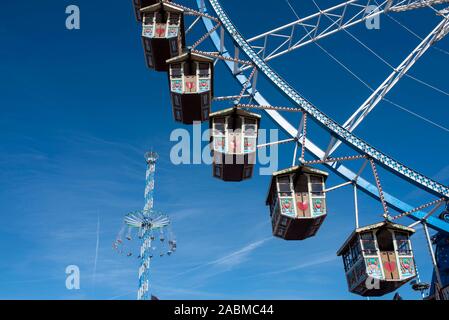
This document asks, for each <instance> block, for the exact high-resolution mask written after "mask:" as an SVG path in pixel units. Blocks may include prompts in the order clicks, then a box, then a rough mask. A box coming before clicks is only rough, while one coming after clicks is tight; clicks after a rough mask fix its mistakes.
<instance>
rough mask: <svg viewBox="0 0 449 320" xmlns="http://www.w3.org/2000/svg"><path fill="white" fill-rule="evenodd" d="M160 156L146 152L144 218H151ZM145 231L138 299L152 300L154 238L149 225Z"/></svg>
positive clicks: (141, 251) (143, 230) (141, 249)
mask: <svg viewBox="0 0 449 320" xmlns="http://www.w3.org/2000/svg"><path fill="white" fill-rule="evenodd" d="M158 158H159V156H158V154H157V153H156V152H147V153H145V161H146V162H147V171H146V175H145V181H146V185H145V193H144V198H145V206H144V208H143V216H144V218H149V216H150V214H151V211H152V210H153V201H154V175H155V173H156V161H157V159H158ZM141 232H142V233H143V236H142V244H141V246H140V268H139V290H138V292H137V300H150V299H151V296H150V292H149V287H150V286H149V275H150V264H151V258H152V254H151V251H150V250H151V248H152V246H151V242H152V239H153V236H152V229H151V227H148V226H143V229H142V230H141Z"/></svg>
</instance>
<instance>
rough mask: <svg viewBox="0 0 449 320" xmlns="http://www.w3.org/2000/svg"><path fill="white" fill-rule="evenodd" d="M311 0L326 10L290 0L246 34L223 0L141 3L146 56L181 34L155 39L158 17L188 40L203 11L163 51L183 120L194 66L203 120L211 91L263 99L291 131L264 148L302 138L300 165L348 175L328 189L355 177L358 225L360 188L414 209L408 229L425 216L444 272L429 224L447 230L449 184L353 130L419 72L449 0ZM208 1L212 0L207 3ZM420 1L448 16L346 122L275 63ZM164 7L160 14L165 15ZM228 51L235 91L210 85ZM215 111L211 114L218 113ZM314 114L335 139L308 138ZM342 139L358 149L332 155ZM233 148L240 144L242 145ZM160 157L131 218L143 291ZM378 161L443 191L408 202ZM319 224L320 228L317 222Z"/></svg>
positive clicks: (395, 206)
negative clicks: (390, 185) (322, 143)
mask: <svg viewBox="0 0 449 320" xmlns="http://www.w3.org/2000/svg"><path fill="white" fill-rule="evenodd" d="M311 2H312V3H313V4H315V6H316V7H317V10H318V11H317V12H316V13H314V14H312V15H309V16H307V17H304V18H300V17H299V16H298V15H297V14H296V12H295V11H294V9H293V7H292V6H291V5H290V3H289V2H288V1H287V3H288V4H289V5H290V7H291V9H292V10H293V11H294V13H295V15H296V16H297V20H295V21H293V22H290V23H287V24H284V25H282V26H280V27H277V28H275V29H273V30H270V31H267V32H264V33H262V34H260V35H257V36H254V37H252V38H249V39H247V38H245V37H244V36H243V35H242V34H241V33H240V32H239V31H238V29H237V27H236V25H235V24H234V23H233V22H232V20H231V18H230V17H229V15H228V14H227V13H226V12H225V10H224V9H223V7H222V5H221V3H220V1H219V0H209V1H207V2H206V1H205V0H196V3H197V7H198V10H193V9H190V8H188V7H186V6H183V5H180V4H177V3H175V2H171V1H166V0H155V1H154V5H152V6H148V7H146V8H143V9H141V10H140V12H141V13H143V14H147V15H148V16H147V18H148V20H147V18H145V19H144V27H146V28H147V29H148V30H150V31H149V32H148V30H147V34H148V35H147V36H145V35H144V37H147V38H146V39H144V43H145V45H144V50H145V54H146V58H147V59H149V58H150V59H156V57H158V58H161V57H165V56H164V55H168V52H169V50H164V49H163V46H164V45H163V43H165V45H167V44H168V43H169V41H173V40H174V39H175V38H174V37H172V36H165V38H164V37H162V38H164V39H163V40H161V39H158V40H157V41H159V40H160V42H156V40H155V38H157V37H155V36H154V35H153V31H151V30H152V28H153V27H154V26H156V25H157V23H159V24H160V25H159V28H162V29H160V30H164V31H165V30H167V31H168V30H170V31H171V32H172V34H173V35H177V36H178V39H179V41H178V44H179V43H180V42H182V41H184V40H185V38H183V37H181V38H179V35H181V36H185V34H187V33H190V32H191V31H192V29H193V27H194V26H195V25H196V24H198V23H199V22H200V21H202V22H203V24H204V26H205V28H206V33H205V34H204V35H203V36H201V37H197V38H196V41H194V42H193V45H192V46H191V47H185V48H182V50H181V49H180V51H179V52H178V53H176V54H177V56H176V57H171V58H170V59H166V58H167V57H165V58H164V59H163V60H162V61H165V64H166V66H167V67H168V74H169V82H170V90H171V98H172V105H173V110H174V116H175V120H176V121H182V114H183V113H184V112H186V113H187V114H188V112H189V111H191V109H192V108H189V110H187V109H182V108H183V103H182V101H183V100H182V99H183V96H184V95H185V97H187V96H188V95H189V94H192V95H190V97H192V96H194V95H193V94H197V91H196V82H195V81H196V80H197V79H196V78H195V77H196V76H198V77H200V76H201V78H202V79H201V81H202V82H201V83H202V85H203V89H204V92H208V93H207V94H204V95H203V96H202V98H201V99H202V100H198V101H196V100H191V101H190V104H189V106H190V105H194V106H195V107H198V106H200V107H201V108H202V109H201V112H202V114H201V121H205V120H210V119H209V118H208V117H209V112H210V104H209V103H210V99H212V98H213V101H226V100H233V101H234V106H233V108H232V110H234V111H235V112H236V110H238V109H241V110H245V109H261V110H263V111H265V113H266V114H267V115H268V116H269V117H270V118H271V119H272V120H273V121H274V123H275V124H276V125H277V126H278V127H279V128H281V129H282V130H283V131H284V132H285V133H286V134H287V135H288V136H289V138H288V139H285V140H282V141H277V142H274V143H267V144H264V145H258V146H257V148H261V147H269V146H272V145H274V144H281V143H290V142H293V143H295V148H294V152H293V161H292V162H293V164H292V165H293V166H296V163H297V162H298V161H299V163H300V165H314V164H324V165H326V166H327V167H329V168H330V169H331V170H332V171H334V172H335V173H336V174H337V175H339V176H340V177H342V178H343V179H345V180H346V182H344V183H342V184H340V185H338V186H334V187H331V188H328V189H326V190H324V191H323V193H326V192H330V191H332V190H335V189H337V188H340V187H344V186H347V185H352V186H353V192H354V203H355V218H356V219H355V220H356V227H357V228H358V227H359V222H358V206H357V201H358V200H357V190H362V191H364V192H365V193H366V194H368V195H369V196H371V197H373V198H375V199H377V200H379V201H380V203H381V204H382V208H383V217H384V219H385V220H386V221H385V223H392V221H394V220H397V219H400V218H403V217H409V218H412V219H414V220H415V221H416V222H414V223H412V224H411V225H410V226H409V228H408V229H407V228H406V227H404V228H405V229H407V230H409V231H410V232H412V231H413V232H414V230H411V228H412V227H414V226H415V225H417V224H419V223H421V224H422V225H423V228H424V230H425V235H426V238H427V240H428V243H429V252H430V255H431V257H432V261H433V265H434V268H435V270H436V273H437V274H438V267H437V266H436V262H435V254H434V252H433V247H432V244H431V242H430V235H429V232H428V226H429V227H431V228H433V229H435V230H437V231H439V232H441V233H443V234H447V233H449V223H448V221H447V219H440V218H437V217H434V216H433V214H434V213H435V212H437V210H438V209H439V208H440V207H441V206H442V205H443V204H444V203H446V204H447V203H448V201H449V187H447V186H445V185H443V184H442V183H439V182H438V181H435V180H434V179H431V178H429V177H427V176H425V175H423V174H422V173H420V172H418V171H417V170H414V169H412V168H411V167H409V166H407V165H405V164H403V163H401V162H399V161H397V160H395V159H393V158H392V157H391V156H389V155H387V154H385V153H384V152H382V151H381V150H379V149H377V148H375V147H374V146H373V145H371V144H369V143H368V142H366V141H365V140H363V139H361V138H360V137H358V136H356V135H354V133H353V131H354V129H355V128H356V127H357V126H359V125H360V124H361V123H362V122H363V121H364V119H365V118H366V117H367V116H368V115H369V114H370V113H371V112H372V111H373V110H374V109H375V107H376V106H377V105H378V104H379V102H381V101H382V100H386V96H387V94H388V93H389V92H390V91H391V90H392V89H393V88H394V86H395V85H396V84H397V83H398V82H399V81H400V80H401V79H402V78H403V77H404V76H408V77H411V76H410V75H408V74H407V73H408V71H409V70H410V69H411V68H412V67H413V65H415V64H416V63H417V62H418V60H419V59H420V58H421V57H422V56H424V55H425V53H426V52H427V51H428V50H429V49H430V48H432V47H434V45H435V44H436V43H437V42H439V41H441V40H442V39H443V38H444V37H445V36H446V35H447V34H448V33H449V10H448V8H446V9H442V10H437V9H435V8H434V6H437V5H445V4H448V3H449V0H378V1H376V0H349V1H343V2H342V3H340V4H338V5H334V6H332V7H330V8H326V9H321V8H320V7H319V6H318V4H317V3H316V1H315V0H311ZM206 3H208V4H209V5H208V6H206ZM156 8H161V9H160V10H162V9H163V8H165V9H164V10H167V12H168V13H166V14H167V17H168V18H167V21H164V19H163V18H162V15H160V12H159V16H158V14H157V13H154V12H155V10H156ZM422 8H431V9H432V10H434V12H435V13H436V14H437V15H438V16H440V18H441V21H440V22H439V23H438V24H437V25H436V26H435V27H434V28H433V30H432V31H431V32H430V33H429V34H428V35H427V36H426V37H425V38H423V39H421V42H420V43H419V44H418V45H417V46H416V48H415V49H414V50H413V51H412V52H411V53H410V54H409V55H407V56H406V57H405V59H404V60H403V62H402V63H401V64H399V65H398V66H397V67H394V66H391V65H389V64H388V63H386V64H388V65H389V67H390V68H391V69H392V70H393V71H392V72H391V74H390V75H389V76H388V77H387V78H386V79H385V81H383V82H382V83H381V85H380V86H379V87H378V88H377V89H375V90H374V89H373V90H372V94H371V95H370V96H369V97H368V98H367V99H366V100H365V101H364V102H363V103H362V105H361V106H360V107H358V108H357V109H356V111H355V112H354V113H353V115H352V116H350V117H349V119H348V120H347V121H345V122H344V123H343V124H339V123H338V122H337V121H335V120H333V119H332V118H331V117H329V116H328V115H326V114H325V113H323V112H322V111H321V110H320V109H319V108H318V107H317V106H316V105H314V104H313V103H312V102H310V101H308V100H306V99H305V98H304V97H303V96H302V95H301V94H300V93H299V92H298V91H296V90H295V89H294V88H293V87H292V86H291V85H290V84H289V83H288V82H287V81H285V80H284V79H283V78H282V77H281V76H280V75H279V74H278V73H277V72H276V71H275V70H273V68H272V67H271V66H270V65H269V63H268V62H269V61H270V60H272V59H275V58H278V57H281V56H283V55H284V54H287V53H289V52H292V51H294V50H297V49H300V48H302V47H304V46H306V45H308V44H311V43H315V44H317V45H318V46H319V47H320V45H319V44H318V42H319V40H321V39H324V38H326V37H329V36H332V35H333V34H336V33H338V32H340V31H343V32H347V33H348V29H350V28H351V27H352V26H355V25H358V24H360V23H362V22H367V21H369V20H370V19H373V18H376V17H377V16H380V15H386V14H388V15H389V14H390V13H391V14H392V15H393V14H395V13H397V12H404V11H410V10H418V9H422ZM209 9H212V10H209ZM158 10H159V9H158ZM170 10H172V11H173V12H178V13H173V17H175V16H176V17H178V16H179V12H182V14H183V15H185V16H187V15H193V16H196V18H195V19H194V21H193V22H192V23H191V25H190V26H189V27H188V28H186V29H185V34H184V33H183V31H184V29H180V28H181V24H179V21H180V20H179V19H178V18H172V13H169V12H170ZM164 12H165V11H164ZM149 13H151V14H149ZM153 13H154V14H153ZM157 17H159V19H158V18H157ZM151 19H153V20H151ZM158 21H159V22H158ZM351 36H352V35H351ZM352 37H353V36H352ZM159 38H160V37H159ZM206 39H210V40H212V43H213V45H214V47H215V49H216V51H217V52H206V50H201V49H199V47H200V45H202V44H204V43H205V40H206ZM229 40H230V41H229ZM279 40H280V43H279ZM145 41H146V42H145ZM151 41H153V42H151ZM164 41H165V42H164ZM357 41H358V40H357ZM227 43H228V44H229V43H232V46H233V48H232V49H229V48H226V44H227ZM172 44H173V45H175V44H176V42H173V43H172ZM153 45H154V47H153ZM172 48H173V46H172ZM320 48H321V47H320ZM324 51H325V50H324ZM173 52H174V51H173V50H172V51H170V54H172V53H173ZM158 53H159V55H158ZM192 56H194V57H195V59H197V60H192V59H193V58H192ZM187 59H190V60H189V67H187V69H184V67H181V64H179V62H182V63H184V61H187ZM220 60H221V61H223V62H224V63H225V65H226V67H227V68H228V69H229V71H230V72H231V74H232V76H233V77H234V78H235V79H236V80H237V82H238V83H239V84H240V85H241V89H240V90H239V91H240V92H237V94H234V95H229V96H224V97H214V96H213V95H212V94H211V87H212V88H213V84H212V85H211V83H212V77H211V71H212V70H213V68H212V62H213V66H215V64H216V63H217V62H218V61H220ZM151 61H152V60H151ZM155 61H156V60H155ZM192 61H193V62H192ZM198 61H201V62H202V68H200V67H199V66H200V65H201V64H200V62H198ZM384 62H385V61H384ZM191 65H192V66H193V65H195V66H196V65H198V68H199V69H200V72H199V73H198V74H197V73H196V71H195V74H192V73H189V72H191V70H196V69H195V68H193V69H192V68H191ZM149 66H150V68H153V69H156V70H158V69H157V68H154V66H153V67H152V64H151V63H150V65H149ZM186 70H187V71H186ZM158 71H161V70H158ZM259 75H263V76H264V77H265V79H267V80H268V82H269V84H271V85H272V86H273V87H274V88H275V89H276V90H277V91H278V92H280V93H282V94H283V95H284V96H286V97H287V98H288V99H289V101H290V103H291V105H292V106H273V105H271V104H270V103H269V101H268V100H267V99H266V98H265V97H264V96H263V94H262V92H261V91H260V90H258V89H257V86H256V85H257V79H258V76H259ZM181 79H184V80H181ZM184 81H185V83H184ZM198 83H200V82H198ZM187 84H188V86H187ZM183 86H186V87H187V88H188V89H189V90H190V91H188V92H185V88H184V87H183ZM183 88H184V89H183ZM370 89H371V88H370ZM183 90H184V91H183ZM194 97H195V96H194ZM199 97H200V96H197V98H199ZM192 99H193V98H192ZM244 99H248V100H249V101H248V102H242V100H244ZM186 101H187V100H186ZM204 101H206V102H204ZM386 101H387V100H386ZM280 112H298V113H301V114H302V118H301V122H300V124H299V127H298V128H297V127H296V126H293V125H292V124H291V123H290V122H289V121H287V119H286V118H284V117H283V116H282V115H281V113H280ZM214 115H216V114H214ZM189 116H191V117H195V119H197V118H198V117H199V116H198V115H196V114H193V115H192V114H189ZM234 116H235V115H234ZM246 116H247V117H248V114H246ZM211 117H213V116H212V114H211ZM190 120H191V119H189V121H187V120H185V122H184V123H188V124H190V123H191V121H190ZM310 120H311V121H314V122H315V123H316V124H318V125H319V126H320V127H321V128H322V129H323V130H324V131H325V132H327V135H329V143H328V144H327V147H324V148H322V147H319V146H318V144H316V143H314V142H313V141H312V140H311V139H310V138H309V135H308V133H307V127H308V121H310ZM226 121H227V120H226ZM210 123H211V126H214V125H215V124H218V125H219V126H220V123H218V122H217V123H213V120H211V122H210ZM235 123H237V122H234V124H235ZM253 125H254V124H253ZM220 139H224V138H220ZM256 139H257V138H256ZM217 141H222V140H217ZM248 141H249V140H248ZM341 144H345V145H346V146H348V147H349V148H350V149H352V151H353V152H352V153H355V154H350V155H346V156H340V157H332V155H333V154H334V152H335V151H336V150H337V149H338V148H339V147H340V145H341ZM252 146H254V145H252ZM299 147H300V148H301V150H300V151H299V150H298V148H299ZM234 152H236V151H235V150H234ZM306 152H307V156H309V155H310V156H311V157H312V158H313V159H312V160H307V159H306ZM298 153H299V158H298ZM156 158H157V157H156V156H154V154H150V155H149V156H148V157H147V162H148V164H149V171H148V172H147V188H146V191H145V200H146V204H145V208H144V210H143V211H142V212H140V213H137V214H130V215H128V216H127V218H126V219H125V222H126V223H127V225H128V226H130V227H132V228H136V229H138V230H139V232H140V234H141V237H142V239H143V244H142V247H141V254H140V257H141V258H142V265H141V269H140V273H139V276H140V289H139V299H146V298H148V295H147V293H148V276H147V270H148V268H149V263H150V260H149V259H151V258H149V255H148V252H149V248H150V247H151V243H152V242H151V241H152V240H154V239H153V238H152V236H151V235H150V234H151V232H153V231H154V230H162V229H163V228H164V227H165V226H166V225H168V223H169V221H168V219H167V218H166V217H165V216H163V215H158V214H156V213H154V211H153V190H154V164H155V161H156ZM353 160H363V161H364V162H363V165H362V166H361V168H360V170H359V171H358V172H353V171H352V170H350V169H349V168H348V167H346V166H344V165H343V164H342V163H343V162H344V161H353ZM368 164H369V166H368V167H370V168H371V171H372V175H373V177H374V181H373V182H370V181H369V180H368V179H367V178H364V175H363V171H364V169H365V167H366V166H367V165H368ZM245 165H246V166H247V167H245V169H244V173H243V175H244V178H248V177H250V176H251V174H252V167H249V165H247V164H245ZM214 166H215V163H214ZM151 167H152V168H153V171H151ZM378 168H383V169H385V170H386V171H387V172H389V173H391V174H392V175H394V176H396V177H398V178H400V179H402V180H404V181H407V182H409V183H411V184H413V185H414V186H416V187H417V188H419V189H421V190H423V191H426V192H427V193H428V194H430V195H432V196H433V197H436V199H434V200H432V201H430V202H428V203H425V204H422V205H420V206H418V207H412V206H410V205H409V204H407V203H405V202H404V201H402V200H400V199H399V198H398V197H395V196H393V195H392V194H391V193H387V192H386V191H385V190H384V189H383V186H382V183H381V179H380V177H379V173H378ZM216 169H218V171H215V170H216ZM222 170H223V168H222V167H220V166H217V167H214V176H215V177H220V178H222V179H223V180H225V181H226V179H224V178H223V174H222ZM365 177H366V176H365ZM233 179H236V180H234V181H241V180H238V179H243V178H242V177H241V176H237V175H236V177H234V178H233ZM320 204H321V202H320ZM320 208H321V207H320ZM429 208H430V211H426V209H429ZM393 210H394V211H397V212H398V213H399V214H396V215H393V214H392V212H393ZM271 213H272V212H271ZM153 215H154V216H153ZM396 227H397V228H399V229H401V227H400V226H399V225H396ZM314 232H316V230H315V231H314ZM147 234H148V235H147ZM410 259H412V258H410ZM437 278H438V279H437V282H438V286H439V287H440V288H442V281H441V279H440V277H439V276H437ZM415 287H417V288H418V289H420V288H421V289H422V288H424V285H423V284H421V283H415ZM385 292H387V291H385Z"/></svg>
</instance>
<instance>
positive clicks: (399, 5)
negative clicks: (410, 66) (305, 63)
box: [247, 0, 449, 61]
mask: <svg viewBox="0 0 449 320" xmlns="http://www.w3.org/2000/svg"><path fill="white" fill-rule="evenodd" d="M443 3H449V0H427V1H423V0H415V1H411V0H400V1H391V0H384V1H382V2H381V3H380V4H379V5H373V3H372V1H371V0H365V1H364V2H363V4H360V3H359V0H349V1H345V2H343V3H340V4H338V5H335V6H333V7H330V8H327V9H324V10H320V11H319V12H316V13H314V14H312V15H309V16H307V17H304V18H301V19H298V20H296V21H293V22H290V23H287V24H285V25H283V26H280V27H278V28H275V29H272V30H270V31H267V32H264V33H262V34H260V35H257V36H255V37H252V38H250V39H248V40H247V41H248V43H252V42H255V41H257V40H263V45H262V50H263V51H264V59H265V61H269V60H271V59H274V58H277V57H280V56H282V55H284V54H286V53H289V52H291V51H293V50H296V49H299V48H301V47H303V46H305V45H307V44H310V43H313V42H315V41H317V40H320V39H323V38H326V37H328V36H331V35H333V34H335V33H337V32H339V31H342V30H345V29H347V28H349V27H352V26H354V25H357V24H359V23H362V22H365V21H368V20H371V19H373V18H375V17H376V16H379V15H381V14H383V13H386V12H399V11H408V10H414V9H419V8H424V7H428V6H431V5H437V4H443ZM323 17H327V18H331V19H332V20H333V22H332V23H330V24H326V23H323V19H322V18H323ZM298 26H300V27H301V28H303V29H304V30H305V34H304V33H301V34H299V33H298V32H297V30H298V29H301V28H297V27H298ZM273 38H277V39H279V38H282V39H284V41H283V42H281V44H279V45H278V46H277V47H275V48H274V49H272V50H271V52H270V53H268V54H266V51H267V46H268V44H269V41H268V40H269V39H273Z"/></svg>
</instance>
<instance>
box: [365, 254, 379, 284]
mask: <svg viewBox="0 0 449 320" xmlns="http://www.w3.org/2000/svg"><path fill="white" fill-rule="evenodd" d="M365 264H366V273H367V274H368V276H370V277H372V278H378V279H381V278H382V270H381V268H380V262H379V258H365Z"/></svg>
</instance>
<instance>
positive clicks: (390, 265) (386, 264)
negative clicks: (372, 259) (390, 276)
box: [384, 261, 396, 272]
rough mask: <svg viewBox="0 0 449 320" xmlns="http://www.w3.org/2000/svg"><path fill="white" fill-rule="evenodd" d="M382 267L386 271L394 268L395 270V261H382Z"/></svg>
mask: <svg viewBox="0 0 449 320" xmlns="http://www.w3.org/2000/svg"><path fill="white" fill-rule="evenodd" d="M384 268H385V270H387V271H388V272H393V271H394V270H396V263H394V262H391V261H390V262H384Z"/></svg>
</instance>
